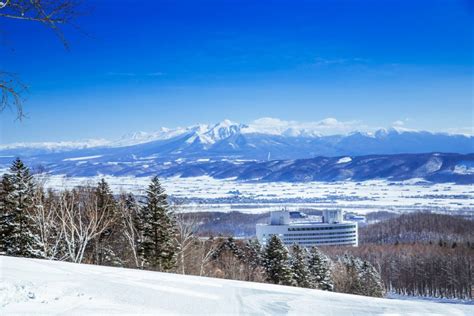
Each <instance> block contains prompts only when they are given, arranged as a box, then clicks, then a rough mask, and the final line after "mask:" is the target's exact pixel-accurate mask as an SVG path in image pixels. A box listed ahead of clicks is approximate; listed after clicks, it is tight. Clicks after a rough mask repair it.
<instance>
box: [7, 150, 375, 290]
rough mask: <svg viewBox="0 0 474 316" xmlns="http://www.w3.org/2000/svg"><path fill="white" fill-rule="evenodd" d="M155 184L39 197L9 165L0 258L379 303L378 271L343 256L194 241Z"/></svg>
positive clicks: (190, 224) (26, 176) (192, 223)
mask: <svg viewBox="0 0 474 316" xmlns="http://www.w3.org/2000/svg"><path fill="white" fill-rule="evenodd" d="M198 224H199V223H198V222H197V221H196V220H195V219H194V218H193V217H190V216H189V214H187V215H185V214H183V213H180V212H177V211H176V210H175V206H173V205H170V204H169V203H168V196H167V194H166V192H165V190H164V189H163V187H162V186H161V184H160V181H159V179H158V178H157V177H154V178H153V179H151V182H150V184H149V186H148V189H147V191H146V196H144V197H143V198H136V197H135V196H134V195H132V194H130V193H121V194H119V195H118V196H114V195H113V193H112V191H111V189H110V188H109V186H108V184H107V182H106V181H104V180H103V179H102V180H101V181H100V182H99V183H98V184H97V185H96V186H78V187H75V188H73V189H71V190H63V191H53V190H51V189H50V190H46V189H45V188H44V185H43V184H41V183H40V182H39V181H37V180H36V179H35V178H34V177H33V175H32V174H31V172H30V170H29V168H28V167H27V166H26V165H25V164H24V163H23V162H22V161H21V160H20V159H16V160H15V161H14V162H13V164H12V166H11V168H10V170H9V172H7V173H5V174H4V175H3V176H2V178H1V182H0V254H3V255H9V256H19V257H27V258H45V259H50V260H61V261H69V262H75V263H89V264H98V265H108V266H120V267H127V268H137V269H147V270H154V271H162V272H175V273H181V274H192V275H200V276H212V277H220V278H228V279H235V280H245V281H255V282H267V283H273V284H281V285H289V286H298V287H305V288H313V289H321V290H328V291H339V292H346V293H353V294H360V295H369V296H382V295H383V293H384V287H383V285H382V282H381V278H380V275H379V273H378V271H377V270H376V269H375V268H374V266H372V265H371V264H370V263H369V262H368V261H362V260H361V259H359V258H356V257H354V256H350V255H342V256H340V257H338V258H337V259H336V260H334V261H333V260H331V259H330V258H329V257H327V256H326V255H325V254H324V253H323V252H321V250H320V249H318V248H311V249H306V248H303V247H300V246H298V245H294V246H292V247H290V249H288V248H287V247H286V246H285V245H284V244H283V243H282V241H281V240H280V239H279V238H278V237H277V236H273V237H272V238H271V239H270V240H269V241H268V244H267V245H266V246H264V247H262V246H261V245H260V244H259V243H258V241H257V240H235V239H233V238H223V237H216V238H213V237H199V236H197V234H195V232H196V228H197V226H198Z"/></svg>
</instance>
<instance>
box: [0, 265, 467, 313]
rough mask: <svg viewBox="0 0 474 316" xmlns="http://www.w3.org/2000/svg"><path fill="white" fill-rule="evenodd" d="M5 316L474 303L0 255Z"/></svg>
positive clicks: (400, 309) (388, 309) (455, 307)
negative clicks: (380, 296) (395, 297)
mask: <svg viewBox="0 0 474 316" xmlns="http://www.w3.org/2000/svg"><path fill="white" fill-rule="evenodd" d="M0 272H1V278H0V314H2V315H11V314H28V315H31V314H48V315H51V314H67V315H73V314H81V315H86V314H113V313H122V314H154V315H174V314H199V315H204V314H205V315H210V314H215V315H235V314H245V315H249V314H252V315H279V314H290V315H333V316H335V315H450V316H456V315H474V306H472V305H461V304H440V303H432V302H413V301H402V300H391V299H377V298H369V297H363V296H355V295H347V294H338V293H330V292H324V291H318V290H308V289H300V288H294V287H286V286H277V285H269V284H260V283H251V282H241V281H231V280H222V279H213V278H202V277H195V276H182V275H176V274H169V273H158V272H151V271H140V270H131V269H121V268H111V267H100V266H93V265H84V264H72V263H64V262H52V261H47V260H34V259H23V258H12V257H5V256H0Z"/></svg>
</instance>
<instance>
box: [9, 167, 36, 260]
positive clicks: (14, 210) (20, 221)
mask: <svg viewBox="0 0 474 316" xmlns="http://www.w3.org/2000/svg"><path fill="white" fill-rule="evenodd" d="M1 183H2V184H1V186H0V187H1V188H0V249H1V251H2V253H4V254H6V255H9V256H18V257H28V258H38V257H44V254H43V251H42V248H43V247H42V245H41V241H40V238H39V236H38V234H37V231H36V227H35V226H34V222H33V220H32V217H31V214H32V212H33V210H34V208H35V207H36V205H34V194H35V184H34V180H33V176H32V175H31V174H30V170H29V169H28V167H27V166H26V165H25V164H24V163H23V162H22V161H21V160H20V159H19V158H17V159H16V160H15V161H14V162H13V163H12V166H11V167H10V172H9V173H6V174H4V175H3V177H2V182H1Z"/></svg>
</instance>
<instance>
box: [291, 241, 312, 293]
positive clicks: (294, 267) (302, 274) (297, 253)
mask: <svg viewBox="0 0 474 316" xmlns="http://www.w3.org/2000/svg"><path fill="white" fill-rule="evenodd" d="M307 257H308V252H307V250H306V248H303V247H301V246H299V245H293V247H291V259H290V265H291V271H292V276H293V281H294V284H295V285H296V286H299V287H308V288H309V287H311V282H310V280H311V277H310V272H309V269H308V264H307V262H306V259H307Z"/></svg>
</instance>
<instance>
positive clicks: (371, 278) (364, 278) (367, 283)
mask: <svg viewBox="0 0 474 316" xmlns="http://www.w3.org/2000/svg"><path fill="white" fill-rule="evenodd" d="M359 276H360V279H361V284H362V293H361V294H362V295H366V296H373V297H383V295H384V287H383V284H382V278H381V277H380V274H379V273H378V271H377V270H376V269H375V267H374V266H373V265H372V264H370V262H368V261H364V262H363V263H362V265H361V266H360V271H359Z"/></svg>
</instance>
